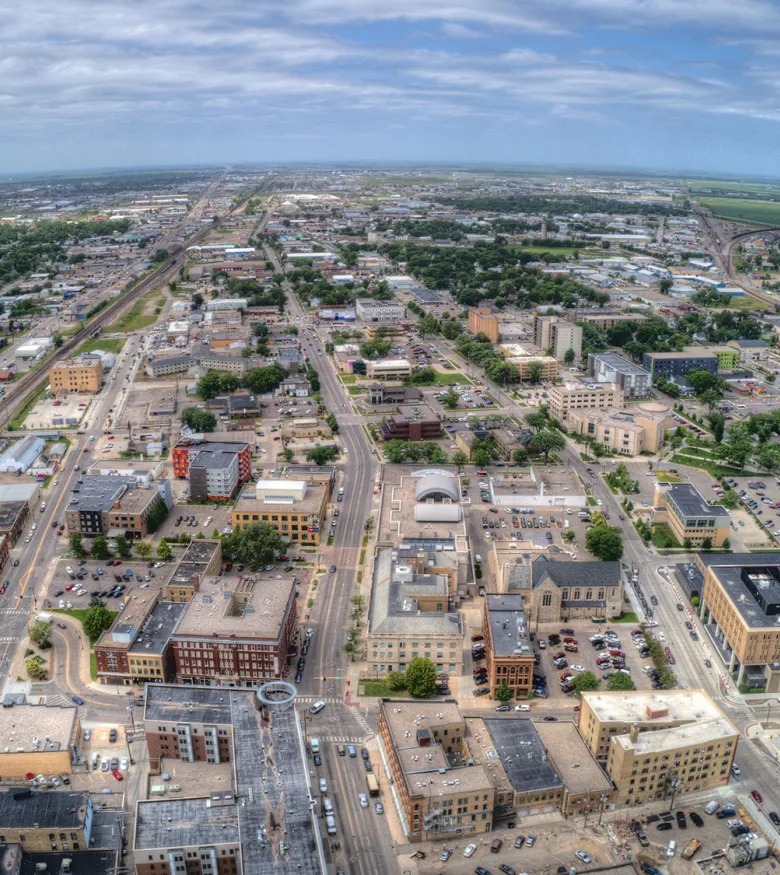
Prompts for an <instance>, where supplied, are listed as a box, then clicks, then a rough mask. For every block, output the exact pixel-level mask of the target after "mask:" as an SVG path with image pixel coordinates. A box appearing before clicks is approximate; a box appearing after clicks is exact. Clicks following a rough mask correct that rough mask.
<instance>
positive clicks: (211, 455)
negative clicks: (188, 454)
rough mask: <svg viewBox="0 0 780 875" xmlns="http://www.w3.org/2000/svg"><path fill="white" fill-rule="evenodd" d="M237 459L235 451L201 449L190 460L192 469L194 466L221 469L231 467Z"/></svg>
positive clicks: (213, 469)
mask: <svg viewBox="0 0 780 875" xmlns="http://www.w3.org/2000/svg"><path fill="white" fill-rule="evenodd" d="M235 459H236V453H235V452H232V453H230V452H226V451H222V450H216V451H214V450H201V452H199V453H198V454H197V456H195V458H194V459H193V460H192V461H191V462H190V470H192V469H193V468H210V469H211V470H212V471H221V470H224V469H225V468H229V467H230V466H231V465H232V464H233V462H234V461H235Z"/></svg>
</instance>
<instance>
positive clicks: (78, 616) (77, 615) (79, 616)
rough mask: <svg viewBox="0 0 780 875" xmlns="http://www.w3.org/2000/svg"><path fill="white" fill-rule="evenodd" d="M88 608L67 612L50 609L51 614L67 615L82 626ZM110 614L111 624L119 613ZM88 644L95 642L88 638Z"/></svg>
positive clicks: (110, 612) (73, 609) (111, 612)
mask: <svg viewBox="0 0 780 875" xmlns="http://www.w3.org/2000/svg"><path fill="white" fill-rule="evenodd" d="M87 610H88V608H71V609H70V610H67V609H66V608H51V612H52V614H67V615H68V616H69V617H73V619H74V620H78V621H79V623H81V625H82V626H83V625H84V618H85V617H86V616H87ZM108 613H109V614H111V622H112V623H113V622H114V619H115V618H116V616H117V614H118V613H119V611H109V612H108ZM89 640H90V644H94V643H95V642H94V641H93V640H92V639H91V638H90V639H89Z"/></svg>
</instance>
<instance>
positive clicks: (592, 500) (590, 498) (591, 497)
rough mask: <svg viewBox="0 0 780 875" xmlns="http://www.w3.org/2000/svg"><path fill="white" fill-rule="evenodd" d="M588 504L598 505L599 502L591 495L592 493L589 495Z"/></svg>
mask: <svg viewBox="0 0 780 875" xmlns="http://www.w3.org/2000/svg"><path fill="white" fill-rule="evenodd" d="M588 504H589V505H590V506H591V507H598V502H597V501H596V499H595V498H593V496H591V495H589V496H588Z"/></svg>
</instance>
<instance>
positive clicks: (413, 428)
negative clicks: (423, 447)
mask: <svg viewBox="0 0 780 875" xmlns="http://www.w3.org/2000/svg"><path fill="white" fill-rule="evenodd" d="M380 433H381V435H382V440H383V441H392V440H402V441H433V440H437V439H438V438H440V437H441V421H440V420H439V417H438V416H436V415H435V414H434V413H433V411H432V410H430V409H429V408H427V407H422V408H421V407H414V406H413V405H403V406H401V407H399V408H398V412H397V414H395V415H393V416H388V417H387V419H385V421H384V422H383V423H382V425H381V426H380Z"/></svg>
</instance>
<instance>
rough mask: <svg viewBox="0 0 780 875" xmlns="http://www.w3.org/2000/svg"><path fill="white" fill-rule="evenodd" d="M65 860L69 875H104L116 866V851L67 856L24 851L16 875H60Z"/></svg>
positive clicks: (82, 852) (79, 852)
mask: <svg viewBox="0 0 780 875" xmlns="http://www.w3.org/2000/svg"><path fill="white" fill-rule="evenodd" d="M65 859H68V860H70V869H69V872H70V875H106V873H107V872H113V871H114V867H115V866H116V864H117V854H116V850H110V851H105V850H104V851H70V852H69V853H67V854H62V853H59V854H28V853H27V851H26V850H25V851H24V853H23V854H22V865H21V867H20V868H19V870H18V875H42V873H43V872H44V871H45V872H47V873H48V875H60V873H61V872H62V869H61V868H60V867H61V866H62V862H63V860H65ZM39 864H43V865H45V866H46V869H45V870H44V869H39V868H38V865H39ZM4 869H5V867H4ZM6 871H9V870H6Z"/></svg>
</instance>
